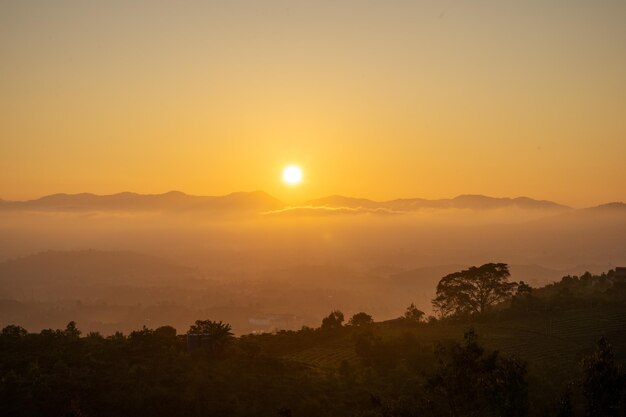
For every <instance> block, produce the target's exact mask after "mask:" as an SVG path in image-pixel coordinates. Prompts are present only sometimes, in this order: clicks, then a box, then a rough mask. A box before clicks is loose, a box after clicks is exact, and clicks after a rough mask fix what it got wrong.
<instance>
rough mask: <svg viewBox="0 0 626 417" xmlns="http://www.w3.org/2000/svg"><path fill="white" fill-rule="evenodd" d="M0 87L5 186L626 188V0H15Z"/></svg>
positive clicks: (371, 190)
mask: <svg viewBox="0 0 626 417" xmlns="http://www.w3.org/2000/svg"><path fill="white" fill-rule="evenodd" d="M0 91H2V93H1V94H0V112H1V114H2V117H0V198H4V199H25V198H32V197H37V196H41V195H44V194H50V193H55V192H82V191H90V192H95V193H114V192H118V191H125V190H129V191H136V192H145V193H159V192H165V191H169V190H173V189H176V190H182V191H185V192H188V193H192V194H205V195H207V194H208V195H214V194H225V193H229V192H231V191H251V190H257V189H261V190H265V191H267V192H269V193H271V194H273V195H275V196H277V197H279V198H282V199H285V200H287V201H289V200H297V199H300V198H302V199H305V198H314V197H321V196H324V195H327V194H344V195H352V196H360V197H369V198H374V199H387V198H396V197H426V198H438V197H452V196H455V195H457V194H462V193H481V194H488V195H494V196H518V195H528V196H531V197H535V198H546V199H553V200H557V201H560V202H563V203H568V204H572V205H575V206H585V205H593V204H598V203H602V202H607V201H615V200H626V2H625V1H623V0H614V1H602V0H594V1H588V0H568V1H564V0H561V1H551V0H535V1H533V0H529V1H521V0H520V1H505V0H482V1H480V0H477V1H460V0H459V1H366V0H358V1H341V0H332V1H293V0H292V1H247V2H242V1H233V0H228V1H226V0H223V1H187V2H162V1H145V2H142V1H73V2H68V1H54V2H52V1H41V2H33V1H24V0H20V1H6V0H5V1H0ZM289 163H298V164H300V165H301V166H302V167H303V169H304V171H305V175H306V182H305V183H304V184H302V185H301V186H299V187H295V188H288V187H286V186H285V185H283V184H282V183H281V181H280V179H281V169H282V167H283V166H284V165H287V164H289Z"/></svg>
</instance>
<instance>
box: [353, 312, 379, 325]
mask: <svg viewBox="0 0 626 417" xmlns="http://www.w3.org/2000/svg"><path fill="white" fill-rule="evenodd" d="M372 323H374V319H373V318H372V316H370V315H369V314H367V313H363V312H361V313H356V314H355V315H354V316H352V317H351V318H350V320H348V324H349V325H350V326H368V325H370V324H372Z"/></svg>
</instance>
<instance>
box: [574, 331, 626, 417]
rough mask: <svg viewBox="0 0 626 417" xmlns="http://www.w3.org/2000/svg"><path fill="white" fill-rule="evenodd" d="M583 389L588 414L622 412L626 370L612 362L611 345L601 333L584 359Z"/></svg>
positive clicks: (592, 416) (615, 415)
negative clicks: (598, 339) (590, 353)
mask: <svg viewBox="0 0 626 417" xmlns="http://www.w3.org/2000/svg"><path fill="white" fill-rule="evenodd" d="M582 390H583V395H584V397H585V399H586V402H587V404H586V415H587V416H588V417H600V416H602V417H618V416H620V415H624V414H620V412H621V411H624V410H622V408H624V407H626V374H624V372H623V371H622V369H621V367H620V366H619V365H617V364H616V363H615V356H614V354H613V348H612V347H611V345H610V344H609V343H608V342H607V341H606V339H605V338H604V337H603V338H601V339H600V341H598V347H597V350H596V351H595V352H594V353H593V354H592V355H591V356H589V357H588V358H586V359H585V360H584V361H583V381H582ZM620 410H621V411H620Z"/></svg>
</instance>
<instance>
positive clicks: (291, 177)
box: [283, 165, 302, 185]
mask: <svg viewBox="0 0 626 417" xmlns="http://www.w3.org/2000/svg"><path fill="white" fill-rule="evenodd" d="M283 181H284V182H286V183H287V184H289V185H296V184H299V183H300V182H302V170H301V169H300V167H299V166H297V165H289V166H286V167H285V169H284V170H283Z"/></svg>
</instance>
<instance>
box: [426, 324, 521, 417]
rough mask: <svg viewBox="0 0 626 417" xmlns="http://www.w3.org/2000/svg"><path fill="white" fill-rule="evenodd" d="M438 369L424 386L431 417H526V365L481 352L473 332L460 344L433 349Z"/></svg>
mask: <svg viewBox="0 0 626 417" xmlns="http://www.w3.org/2000/svg"><path fill="white" fill-rule="evenodd" d="M436 355H437V359H438V365H439V366H438V369H437V371H436V373H435V374H434V375H432V376H431V377H430V378H429V379H428V382H427V384H426V391H427V394H428V397H427V398H428V400H427V407H428V408H430V411H431V414H429V413H423V414H421V415H436V416H442V417H443V416H449V417H461V416H463V417H500V416H507V417H523V416H526V415H527V414H528V405H529V403H528V382H527V380H526V373H527V370H526V363H525V362H523V361H522V360H520V359H519V358H516V357H506V356H502V355H500V354H499V353H498V352H497V351H494V352H485V350H484V349H483V348H482V346H480V345H479V344H478V337H477V336H476V334H475V333H474V331H473V330H470V331H469V332H467V333H466V334H465V342H464V343H463V344H459V343H455V344H454V345H452V346H449V347H446V346H439V347H438V348H437V352H436Z"/></svg>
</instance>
